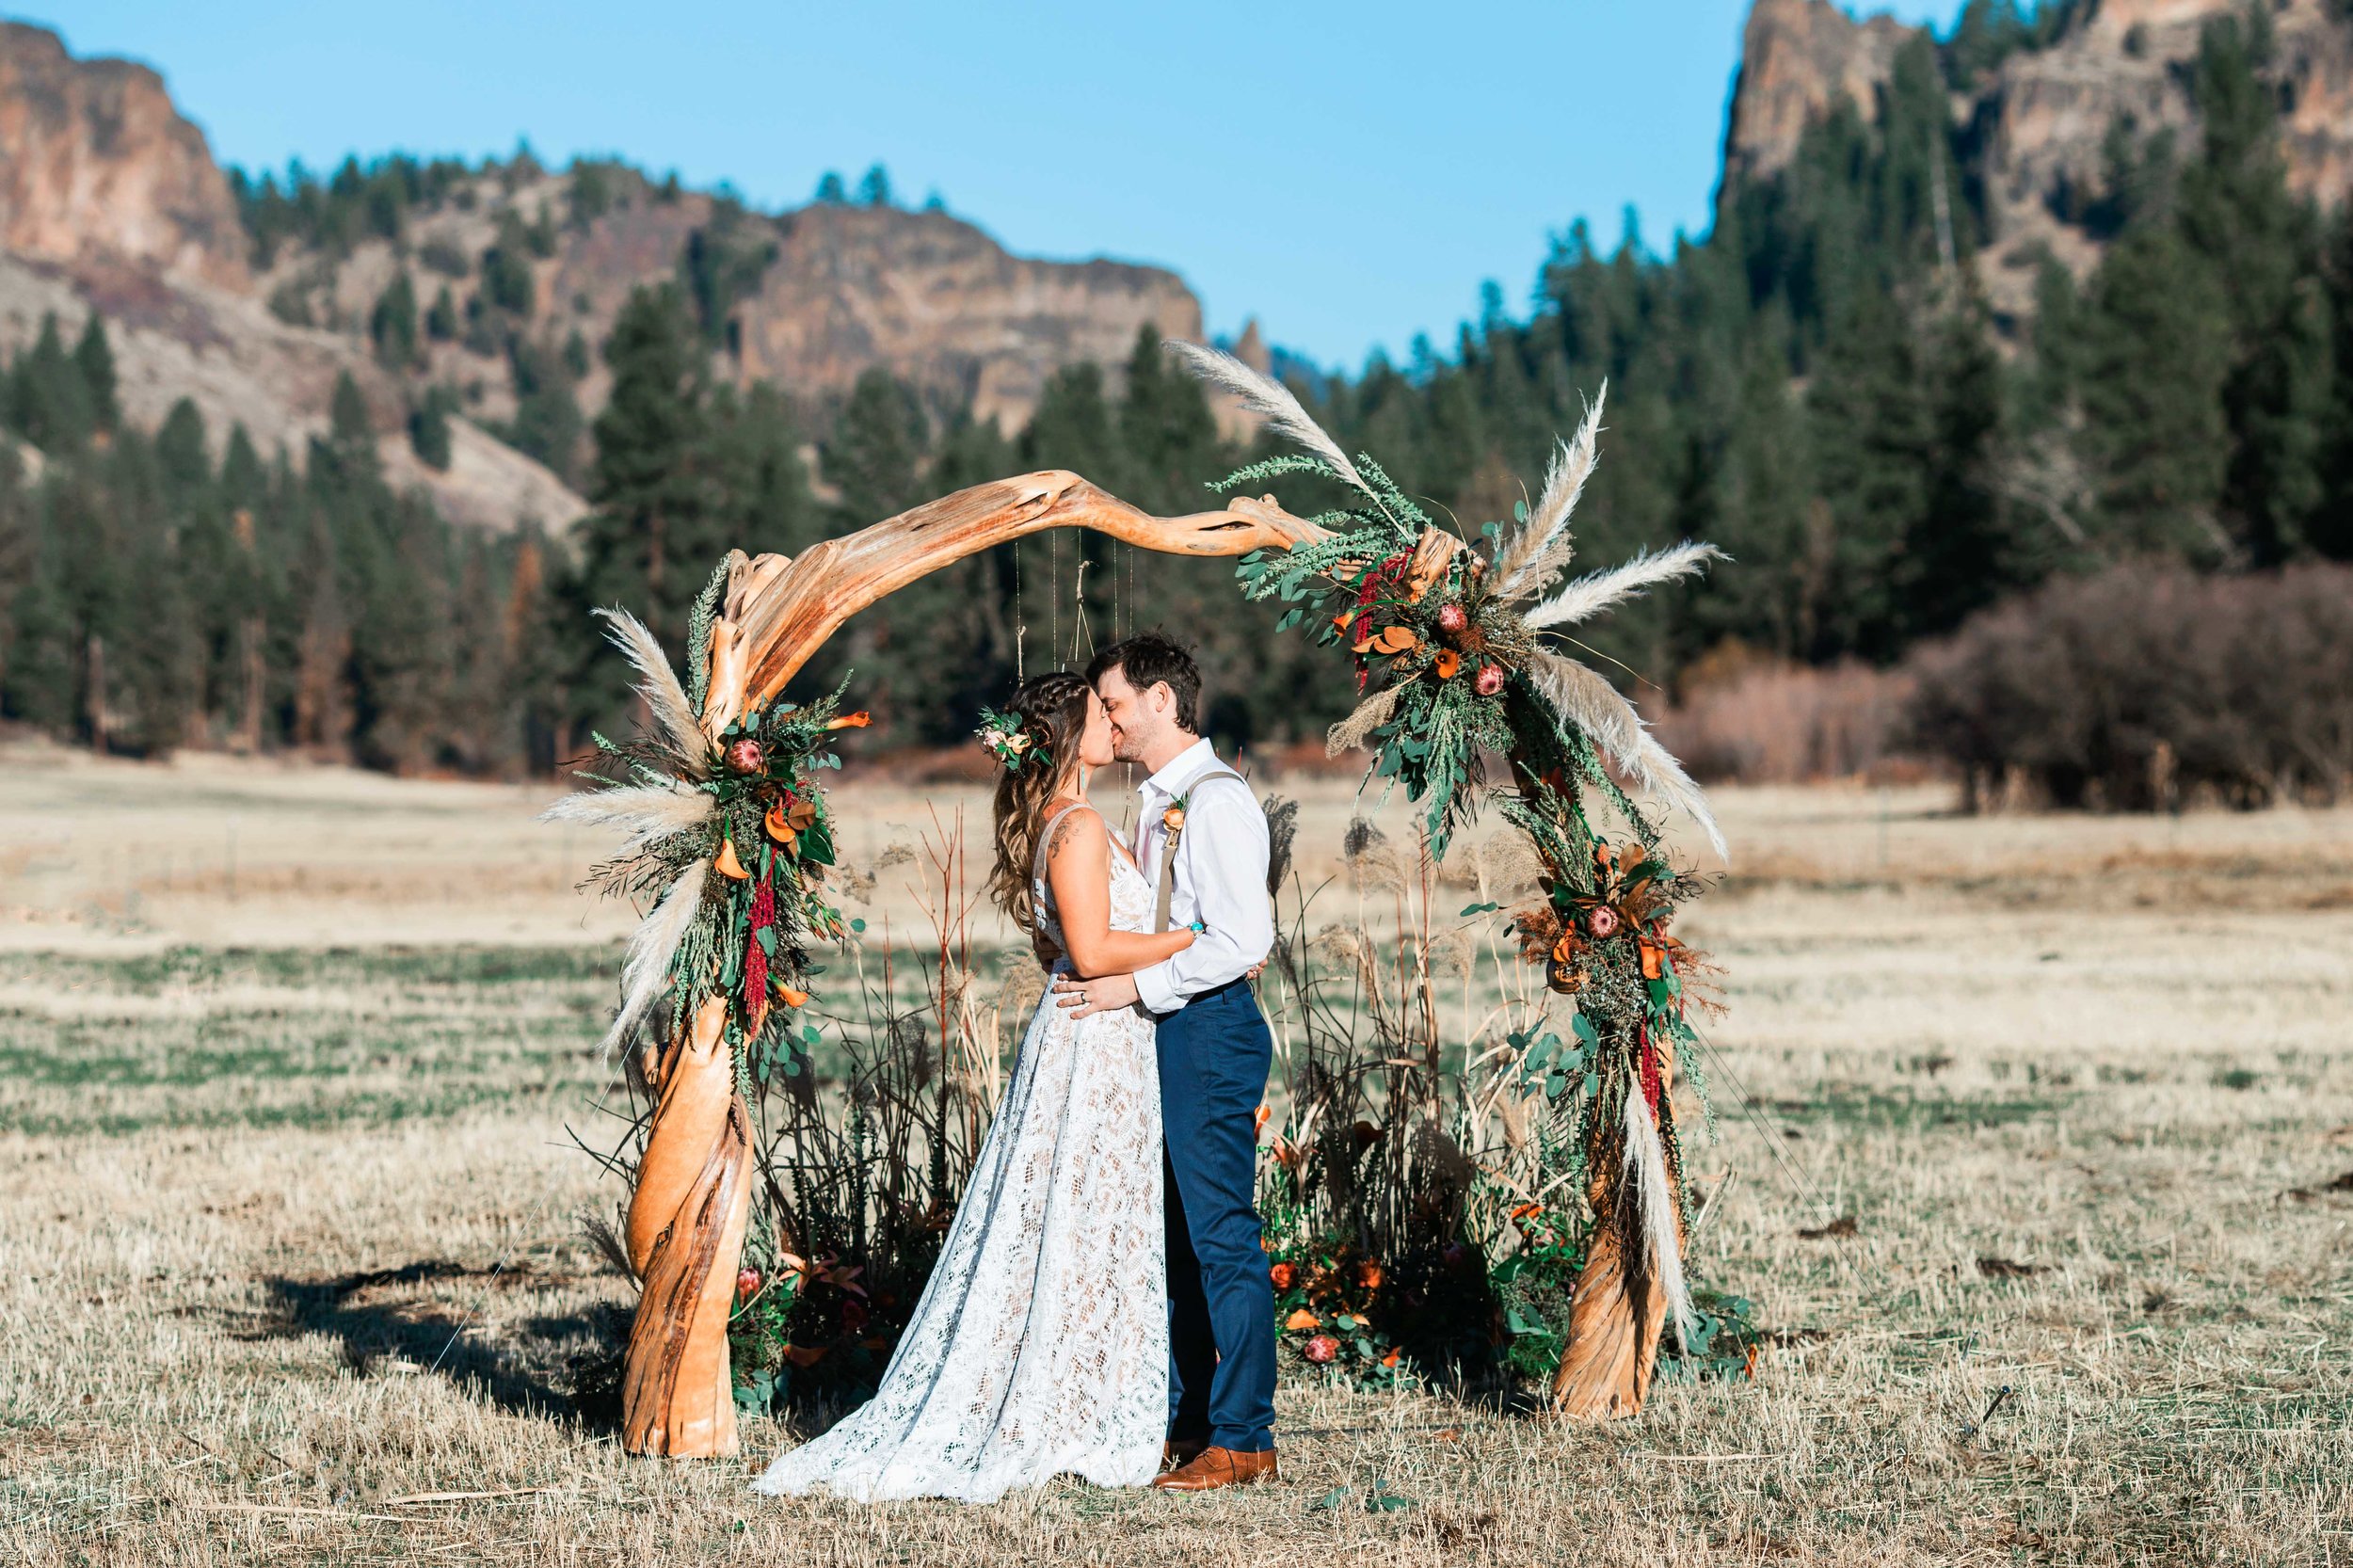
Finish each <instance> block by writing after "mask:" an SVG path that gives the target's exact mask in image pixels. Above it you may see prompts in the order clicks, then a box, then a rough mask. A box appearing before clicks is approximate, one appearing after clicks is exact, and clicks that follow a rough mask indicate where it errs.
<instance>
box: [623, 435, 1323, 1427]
mask: <svg viewBox="0 0 2353 1568" xmlns="http://www.w3.org/2000/svg"><path fill="white" fill-rule="evenodd" d="M1053 528H1087V529H1093V530H1094V531H1095V532H1096V533H1099V534H1107V535H1109V536H1112V538H1115V539H1119V540H1121V541H1123V542H1125V543H1127V544H1130V545H1133V546H1135V547H1136V548H1138V549H1140V550H1150V551H1156V552H1160V553H1163V554H1170V555H1199V556H1236V555H1244V554H1247V553H1249V552H1251V551H1254V550H1261V549H1275V550H1289V549H1292V548H1295V547H1297V546H1299V545H1303V544H1309V543H1313V542H1315V541H1317V540H1319V539H1321V538H1322V537H1324V533H1323V530H1321V529H1320V528H1318V527H1317V526H1316V525H1315V524H1314V523H1311V522H1308V521H1306V520H1305V519H1302V518H1298V517H1294V516H1292V515H1291V514H1290V513H1289V512H1287V511H1285V510H1284V509H1283V508H1282V507H1281V506H1280V505H1278V504H1275V502H1274V501H1273V498H1272V497H1268V498H1265V499H1260V500H1252V499H1249V498H1246V497H1241V498H1237V499H1235V500H1234V501H1232V502H1230V503H1229V504H1227V505H1226V506H1225V508H1223V509H1222V510H1219V511H1214V512H1198V513H1194V514H1193V515H1191V516H1188V517H1177V518H1162V517H1154V516H1152V515H1151V514H1149V513H1146V512H1144V511H1142V510H1141V509H1139V508H1137V507H1134V506H1131V505H1129V504H1128V503H1126V502H1124V501H1122V500H1120V499H1119V498H1118V497H1116V496H1113V495H1111V494H1109V493H1108V492H1106V491H1104V490H1102V489H1099V488H1096V486H1094V485H1092V484H1090V483H1088V482H1087V481H1086V480H1085V479H1082V478H1080V476H1079V475H1078V474H1075V473H1070V472H1062V471H1051V472H1040V473H1030V474H1023V475H1021V476H1019V477H1017V478H1012V479H1000V480H994V481H991V482H989V483H987V484H984V485H975V486H973V487H972V488H969V489H963V490H958V491H956V492H955V493H954V494H952V495H948V496H943V497H941V498H940V499H939V500H937V501H934V502H929V503H926V504H923V505H921V506H918V507H915V508H913V509H912V510H910V511H905V512H902V513H900V514H899V515H898V516H897V517H894V518H888V519H886V520H883V521H881V522H877V523H875V524H873V525H872V526H871V527H869V528H865V529H862V530H860V531H859V532H857V533H855V534H850V535H846V536H842V537H840V538H837V539H827V540H825V541H824V542H823V543H820V544H816V545H813V546H811V547H810V548H809V549H808V550H807V551H804V552H802V553H801V554H799V555H796V556H792V557H787V556H783V555H759V556H746V555H744V554H743V553H742V552H737V553H735V554H733V555H731V556H730V557H729V559H728V568H729V569H728V581H727V586H726V591H725V595H724V598H723V600H722V601H721V607H720V610H719V614H718V617H717V618H716V620H714V622H713V623H712V635H711V652H710V667H709V671H708V675H709V682H710V684H709V690H708V694H707V696H705V698H704V704H703V712H702V715H701V724H702V728H703V730H704V732H705V734H706V735H707V736H708V737H709V738H710V740H711V741H712V744H714V745H715V744H717V742H718V739H719V736H720V734H721V732H722V731H724V730H725V729H726V728H728V725H729V724H731V723H733V722H734V721H735V720H737V719H738V718H739V717H742V716H743V715H744V714H746V713H750V712H757V711H759V710H760V709H761V708H763V707H764V706H765V705H766V704H767V703H768V702H770V701H771V700H772V699H774V698H775V697H776V695H777V693H779V692H781V691H782V690H783V689H784V686H785V683H786V682H787V681H789V680H792V677H793V676H794V675H796V674H797V673H799V671H800V669H801V667H802V666H803V665H804V664H808V661H809V659H810V657H811V656H812V655H813V654H815V653H816V651H817V649H818V648H820V647H822V646H823V645H824V641H825V639H826V638H827V637H829V636H831V635H832V634H833V633H834V632H836V631H838V630H840V627H841V625H842V623H844V622H845V621H847V620H848V619H849V618H850V617H851V616H855V615H856V614H857V612H859V611H860V610H863V609H865V608H866V607H868V606H869V605H871V604H873V603H874V602H876V601H877V600H881V599H883V598H885V597H887V596H888V595H889V594H891V593H893V592H895V591H897V590H898V589H900V588H903V587H905V586H906V585H907V584H910V583H913V582H915V581H916V580H917V579H919V578H920V577H923V576H925V575H927V574H929V573H931V572H934V571H936V570H938V569H939V568H942V567H945V566H948V565H950V564H951V563H952V562H955V561H959V560H962V559H963V558H964V557H966V556H968V555H971V554H975V553H977V552H980V551H983V550H986V549H988V548H989V547H991V546H992V545H1000V544H1006V543H1009V542H1011V541H1013V540H1015V539H1018V538H1022V537H1024V536H1028V535H1031V534H1037V533H1042V532H1045V531H1046V530H1048V529H1053ZM727 1018H728V1000H727V998H726V997H725V996H724V995H717V996H713V997H712V999H711V1000H709V1001H707V1002H706V1003H705V1004H704V1005H703V1006H702V1007H701V1008H700V1009H699V1010H698V1011H697V1012H696V1014H695V1015H694V1016H691V1017H686V1018H680V1019H676V1020H674V1021H673V1023H672V1024H671V1029H670V1037H669V1039H668V1040H667V1041H666V1043H664V1046H663V1047H662V1048H661V1049H660V1051H659V1052H658V1053H657V1055H656V1059H655V1064H654V1066H653V1068H652V1070H651V1071H649V1072H648V1080H649V1081H650V1085H651V1087H652V1089H653V1092H654V1096H655V1103H654V1110H653V1115H652V1122H651V1125H650V1128H649V1129H648V1134H647V1141H646V1149H645V1155H644V1158H643V1160H642V1161H641V1163H640V1165H639V1168H638V1176H637V1187H636V1191H635V1192H633V1193H632V1197H631V1200H630V1208H629V1222H628V1225H627V1236H626V1240H627V1244H628V1251H629V1259H630V1264H631V1267H632V1269H634V1270H635V1271H636V1273H637V1276H638V1278H639V1280H640V1281H641V1282H642V1285H643V1293H642V1295H641V1296H640V1298H639V1300H638V1305H637V1314H636V1318H635V1320H634V1321H633V1322H632V1326H631V1330H630V1339H629V1350H628V1355H627V1360H626V1362H625V1364H624V1371H623V1380H622V1386H621V1409H622V1416H621V1424H622V1445H623V1447H624V1448H626V1449H627V1451H629V1452H630V1453H632V1454H649V1455H668V1456H670V1457H673V1458H694V1457H712V1456H722V1455H729V1454H733V1453H734V1452H735V1451H736V1447H737V1442H736V1426H735V1402H734V1393H733V1390H732V1388H731V1387H730V1386H729V1376H728V1311H729V1308H730V1305H731V1304H732V1300H733V1296H734V1291H735V1280H736V1269H737V1265H738V1263H739V1261H740V1259H741V1256H742V1253H743V1247H744V1226H745V1224H746V1222H747V1221H748V1219H749V1217H750V1210H751V1183H750V1179H749V1176H750V1170H749V1167H750V1162H751V1143H752V1139H751V1114H750V1111H749V1109H748V1108H747V1107H746V1106H745V1104H744V1100H743V1097H742V1096H741V1095H740V1094H739V1093H738V1092H737V1088H736V1083H735V1074H734V1071H733V1067H732V1065H731V1063H730V1060H729V1056H728V1049H727V1046H726V1043H725V1040H724V1034H725V1030H726V1025H727Z"/></svg>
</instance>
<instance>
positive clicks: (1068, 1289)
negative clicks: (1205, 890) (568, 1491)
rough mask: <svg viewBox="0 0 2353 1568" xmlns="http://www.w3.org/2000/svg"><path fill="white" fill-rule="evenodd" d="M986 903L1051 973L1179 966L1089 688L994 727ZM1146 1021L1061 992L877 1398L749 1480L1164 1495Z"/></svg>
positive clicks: (905, 1489) (1041, 686)
mask: <svg viewBox="0 0 2353 1568" xmlns="http://www.w3.org/2000/svg"><path fill="white" fill-rule="evenodd" d="M989 721H990V722H989V724H988V725H987V726H985V727H984V729H983V731H982V736H983V740H984V743H985V744H988V745H989V747H990V749H991V750H993V751H995V752H996V753H997V755H998V759H999V760H1000V761H1002V762H1003V763H1004V764H1005V766H1006V773H1005V776H1004V777H1003V779H1002V780H1000V782H999V784H998V786H997V806H996V818H997V864H996V868H995V870H994V872H992V873H991V876H990V880H989V892H990V894H991V895H992V896H993V897H994V898H995V900H996V901H997V903H998V904H1000V906H1001V907H1002V908H1003V909H1004V911H1005V913H1006V914H1007V915H1008V916H1009V917H1011V918H1012V920H1014V922H1015V923H1016V924H1017V925H1018V926H1020V927H1021V929H1022V930H1023V931H1024V932H1025V933H1027V934H1028V935H1029V936H1031V937H1032V940H1034V941H1035V942H1036V943H1037V944H1038V946H1039V949H1040V952H1041V956H1051V955H1053V954H1054V953H1060V954H1063V955H1065V956H1061V957H1057V958H1055V961H1054V965H1053V968H1054V972H1055V973H1056V974H1057V975H1062V974H1075V975H1077V976H1079V977H1080V978H1081V979H1086V978H1091V977H1094V976H1097V975H1115V974H1126V973H1131V972H1133V971H1135V970H1137V969H1142V968H1148V967H1149V966H1151V965H1153V964H1156V963H1159V962H1160V960H1162V959H1164V958H1167V957H1169V956H1170V955H1171V954H1173V953H1176V952H1182V951H1183V950H1184V949H1185V948H1186V947H1188V946H1190V945H1191V944H1192V941H1193V933H1192V932H1191V931H1184V930H1179V931H1171V932H1168V933H1166V934H1165V935H1161V936H1152V935H1148V933H1149V931H1150V929H1151V926H1152V924H1153V923H1154V905H1153V901H1152V893H1151V889H1150V888H1149V886H1148V885H1147V884H1146V882H1145V880H1144V875H1143V873H1142V872H1139V871H1138V870H1137V869H1136V867H1135V864H1134V862H1133V861H1131V860H1129V859H1128V856H1127V854H1126V852H1125V851H1124V850H1121V849H1119V848H1116V847H1115V846H1114V845H1113V843H1112V835H1111V832H1110V829H1109V826H1108V825H1107V824H1105V823H1104V821H1103V819H1102V818H1101V817H1100V816H1098V815H1097V814H1096V811H1095V809H1094V808H1092V807H1090V806H1089V805H1087V804H1086V781H1087V774H1088V771H1089V770H1090V769H1093V768H1099V767H1103V766H1105V765H1107V764H1108V763H1110V762H1111V761H1112V728H1111V720H1110V718H1109V717H1108V715H1107V714H1106V713H1105V712H1104V709H1103V704H1102V702H1101V700H1100V699H1099V698H1097V697H1096V695H1095V693H1094V691H1093V690H1092V688H1090V687H1089V686H1088V685H1087V683H1086V682H1085V681H1084V680H1080V678H1079V677H1078V676H1076V675H1072V674H1068V673H1066V672H1057V673H1055V674H1052V675H1042V676H1039V677H1037V678H1035V679H1034V680H1029V681H1026V682H1024V683H1023V685H1022V686H1021V687H1020V689H1019V690H1018V691H1016V693H1015V694H1014V698H1013V711H1012V712H1010V713H1007V714H991V715H989ZM1154 1063H1155V1056H1154V1049H1153V1030H1152V1020H1151V1019H1150V1018H1148V1017H1146V1016H1144V1014H1143V1013H1141V1012H1139V1011H1138V1010H1136V1009H1134V1008H1128V1009H1124V1010H1121V1011H1117V1012H1111V1013H1100V1014H1095V1015H1092V1016H1088V1017H1084V1018H1080V1019H1075V1020H1074V1019H1073V1018H1072V1017H1071V1016H1070V1014H1069V1013H1068V1012H1067V1011H1065V1010H1064V1009H1063V1008H1061V1007H1058V1006H1056V1005H1055V1000H1054V996H1053V993H1052V992H1051V991H1050V990H1049V991H1048V993H1047V995H1046V997H1045V999H1044V1000H1042V1001H1040V1003H1039V1004H1038V1009H1037V1014H1036V1016H1034V1017H1032V1019H1031V1021H1030V1032H1029V1035H1028V1037H1027V1038H1026V1039H1025V1040H1024V1041H1023V1042H1022V1046H1021V1054H1020V1057H1019V1060H1018V1062H1017V1063H1016V1065H1015V1068H1014V1074H1013V1080H1012V1083H1011V1084H1010V1086H1009V1087H1008V1088H1007V1089H1006V1091H1005V1097H1004V1101H1003V1103H1002V1104H1000V1106H999V1107H998V1108H997V1117H996V1120H995V1121H994V1122H993V1123H992V1124H991V1125H990V1127H989V1129H988V1135H987V1137H986V1138H985V1139H984V1140H983V1142H982V1144H981V1149H980V1153H979V1155H978V1156H977V1157H976V1158H975V1160H974V1161H973V1167H972V1178H971V1182H970V1185H969V1186H968V1187H967V1188H966V1190H965V1194H964V1201H963V1203H962V1205H961V1206H960V1207H959V1208H957V1210H956V1217H955V1223H954V1224H953V1225H952V1226H951V1227H950V1229H949V1232H948V1237H947V1240H946V1241H945V1242H944V1243H943V1245H942V1246H941V1248H940V1254H939V1262H938V1265H937V1266H936V1268H935V1269H934V1270H933V1271H932V1277H931V1282H930V1284H928V1285H926V1286H925V1287H924V1288H923V1297H922V1300H921V1301H920V1302H919V1303H918V1304H916V1308H915V1318H914V1320H913V1321H912V1322H910V1323H909V1324H908V1325H907V1331H906V1334H905V1336H904V1337H903V1338H902V1339H901V1340H900V1341H899V1348H898V1350H897V1351H896V1352H894V1353H893V1354H892V1356H891V1358H890V1365H889V1367H888V1369H887V1370H886V1371H885V1372H884V1374H883V1380H882V1386H881V1388H880V1389H879V1390H878V1391H877V1392H876V1393H875V1395H874V1397H873V1399H872V1400H869V1401H868V1402H867V1403H866V1404H864V1405H862V1406H861V1407H859V1408H858V1409H857V1410H856V1411H855V1412H853V1413H852V1414H851V1415H850V1416H847V1417H845V1418H844V1419H843V1420H842V1421H840V1423H839V1424H838V1425H836V1426H835V1427H833V1428H832V1429H831V1430H830V1431H828V1432H825V1433H824V1435H823V1436H821V1437H818V1438H816V1439H815V1440H814V1441H812V1442H809V1443H806V1444H804V1445H802V1446H801V1447H800V1448H794V1449H792V1450H791V1451H789V1452H787V1453H785V1454H783V1455H782V1456H781V1457H779V1458H778V1459H777V1460H776V1463H775V1464H771V1465H770V1466H769V1467H768V1470H767V1473H766V1474H764V1475H762V1476H761V1477H760V1480H757V1481H755V1482H754V1483H753V1486H754V1488H755V1490H758V1491H761V1492H768V1493H794V1492H805V1491H808V1490H810V1489H812V1488H815V1487H819V1486H823V1487H824V1488H826V1489H827V1490H829V1491H831V1492H832V1493H834V1494H836V1495H837V1496H846V1497H854V1498H856V1499H859V1500H861V1501H868V1502H873V1501H881V1500H885V1499H893V1498H904V1497H933V1496H936V1497H953V1498H957V1499H960V1500H963V1501H966V1502H994V1501H995V1500H996V1499H998V1498H999V1497H1000V1496H1003V1495H1004V1494H1005V1493H1006V1492H1007V1491H1010V1490H1011V1489H1013V1488H1015V1487H1019V1486H1034V1485H1037V1484H1038V1483H1040V1482H1042V1481H1046V1480H1050V1479H1052V1478H1053V1477H1054V1476H1057V1475H1060V1474H1063V1473H1064V1472H1068V1473H1072V1474H1076V1475H1079V1476H1080V1477H1083V1478H1084V1479H1086V1480H1090V1481H1093V1482H1095V1483H1096V1485H1099V1486H1144V1485H1148V1484H1149V1483H1150V1482H1151V1480H1152V1478H1153V1476H1154V1474H1155V1473H1156V1472H1158V1470H1159V1469H1160V1462H1161V1456H1162V1451H1161V1438H1162V1434H1163V1432H1164V1431H1165V1429H1166V1427H1167V1424H1168V1298H1167V1292H1166V1288H1165V1284H1164V1280H1163V1265H1162V1244H1163V1233H1162V1224H1163V1219H1162V1212H1161V1206H1160V1081H1159V1078H1158V1074H1157V1070H1156V1067H1155V1064H1154Z"/></svg>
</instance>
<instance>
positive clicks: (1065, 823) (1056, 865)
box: [1046, 811, 1193, 980]
mask: <svg viewBox="0 0 2353 1568" xmlns="http://www.w3.org/2000/svg"><path fill="white" fill-rule="evenodd" d="M1081 819H1083V820H1081ZM1046 880H1047V882H1048V884H1049V885H1051V887H1052V888H1053V889H1054V914H1055V918H1056V919H1057V920H1059V921H1060V923H1061V925H1062V934H1063V940H1064V943H1065V944H1067V946H1068V948H1069V953H1070V968H1071V969H1072V971H1073V972H1075V973H1076V974H1078V975H1079V976H1080V978H1081V979H1085V980H1093V979H1094V978H1096V976H1097V975H1107V974H1133V973H1134V972H1135V971H1136V970H1138V969H1142V968H1150V967H1151V966H1152V965H1154V964H1157V963H1159V962H1160V960H1162V959H1163V958H1167V957H1169V956H1170V955H1171V954H1174V953H1179V952H1184V951H1185V949H1187V948H1189V947H1191V946H1193V933H1192V932H1190V931H1167V932H1162V933H1160V935H1158V936H1152V935H1149V934H1146V933H1144V932H1138V931H1113V930H1112V845H1111V839H1110V836H1109V835H1108V834H1106V833H1105V832H1104V829H1103V823H1102V819H1101V818H1099V817H1097V816H1096V814H1095V813H1094V812H1093V811H1073V812H1071V813H1070V814H1069V815H1068V816H1066V817H1064V818H1063V820H1062V821H1061V822H1060V823H1057V824H1055V833H1054V841H1053V842H1052V843H1051V844H1049V845H1048V846H1047V850H1046Z"/></svg>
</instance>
